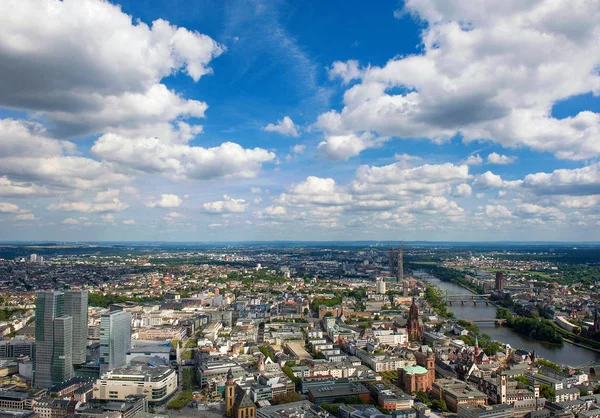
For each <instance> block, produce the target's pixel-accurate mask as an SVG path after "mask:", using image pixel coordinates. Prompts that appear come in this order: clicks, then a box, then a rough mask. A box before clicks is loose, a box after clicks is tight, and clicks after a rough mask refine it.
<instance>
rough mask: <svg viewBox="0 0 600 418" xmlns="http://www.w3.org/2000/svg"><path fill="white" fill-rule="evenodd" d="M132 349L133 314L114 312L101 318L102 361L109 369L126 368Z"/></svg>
mask: <svg viewBox="0 0 600 418" xmlns="http://www.w3.org/2000/svg"><path fill="white" fill-rule="evenodd" d="M130 348H131V313H130V312H126V311H113V312H109V313H106V314H103V315H102V316H101V318H100V359H101V360H102V364H104V365H105V367H108V368H109V369H114V368H117V367H121V366H124V365H125V363H126V360H127V351H129V350H130Z"/></svg>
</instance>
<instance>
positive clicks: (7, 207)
mask: <svg viewBox="0 0 600 418" xmlns="http://www.w3.org/2000/svg"><path fill="white" fill-rule="evenodd" d="M19 211H20V209H19V207H18V206H17V205H15V204H14V203H7V202H0V213H17V212H19Z"/></svg>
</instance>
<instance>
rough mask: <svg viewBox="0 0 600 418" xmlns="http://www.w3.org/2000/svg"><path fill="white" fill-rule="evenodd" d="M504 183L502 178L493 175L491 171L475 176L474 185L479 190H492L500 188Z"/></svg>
mask: <svg viewBox="0 0 600 418" xmlns="http://www.w3.org/2000/svg"><path fill="white" fill-rule="evenodd" d="M503 184H504V182H503V181H502V177H500V176H499V175H498V174H494V173H492V172H491V171H486V172H485V173H483V174H481V175H479V176H477V178H476V179H475V182H474V185H475V187H478V188H480V189H492V188H498V187H502V185H503Z"/></svg>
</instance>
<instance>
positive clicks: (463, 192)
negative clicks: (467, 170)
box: [452, 183, 473, 197]
mask: <svg viewBox="0 0 600 418" xmlns="http://www.w3.org/2000/svg"><path fill="white" fill-rule="evenodd" d="M472 193H473V189H471V186H469V185H468V184H467V183H461V184H458V185H457V186H456V187H454V191H453V193H452V195H453V196H456V197H469V196H471V194H472Z"/></svg>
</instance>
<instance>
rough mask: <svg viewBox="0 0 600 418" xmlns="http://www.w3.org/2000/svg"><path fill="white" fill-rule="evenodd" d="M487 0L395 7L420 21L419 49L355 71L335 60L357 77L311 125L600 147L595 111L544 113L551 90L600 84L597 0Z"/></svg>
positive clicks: (561, 154) (566, 94) (578, 149)
mask: <svg viewBox="0 0 600 418" xmlns="http://www.w3.org/2000/svg"><path fill="white" fill-rule="evenodd" d="M490 3H493V2H488V1H486V0H477V1H473V2H462V1H460V0H449V1H432V0H410V1H407V2H406V4H405V9H404V11H406V12H408V13H411V14H413V15H414V16H415V17H417V18H420V19H421V20H422V21H423V23H424V29H423V31H422V42H423V45H424V47H423V52H422V53H421V54H418V55H404V56H398V57H395V58H393V59H391V60H390V61H388V62H387V63H386V65H385V66H383V67H379V66H372V67H369V68H366V69H364V70H362V71H360V72H357V71H350V70H349V69H350V68H358V66H357V65H354V64H352V65H351V64H350V63H349V62H348V63H346V66H343V65H341V64H337V67H338V68H340V70H339V71H338V72H339V74H340V75H342V76H344V75H347V77H346V79H349V77H353V78H356V77H359V78H360V82H359V83H358V84H355V85H354V86H352V87H351V88H349V89H348V90H347V91H346V92H345V94H344V98H343V105H344V107H343V109H342V110H341V111H335V110H333V111H330V112H327V113H324V114H322V115H321V116H320V117H319V120H318V123H317V125H319V126H320V127H322V128H323V129H326V130H329V131H332V132H340V131H341V132H346V133H347V132H364V131H370V132H376V133H377V134H379V135H385V136H392V137H399V138H422V137H426V138H430V139H432V140H433V141H436V142H441V141H448V140H450V139H451V138H453V137H454V136H456V135H457V134H459V135H461V136H462V138H463V140H464V141H465V142H471V141H475V140H478V141H479V140H482V139H483V140H490V141H492V142H495V143H499V144H501V145H502V146H505V147H518V146H527V147H530V148H531V149H533V150H535V151H540V152H550V153H554V154H555V155H556V156H557V157H558V158H567V159H587V158H590V157H594V156H598V155H600V141H598V139H597V138H598V135H599V132H600V114H598V113H593V112H590V111H581V112H580V113H578V114H577V115H575V116H572V117H567V118H563V119H556V118H554V117H553V116H552V113H551V112H552V107H553V105H554V104H555V103H557V102H558V101H560V100H563V99H567V98H570V97H573V96H576V95H580V94H585V93H590V92H592V93H595V94H598V93H599V92H600V88H599V85H600V83H599V77H600V76H599V75H598V71H597V68H598V50H597V42H596V40H597V39H598V36H600V7H598V5H597V4H596V3H595V2H594V1H591V2H581V3H579V4H578V7H572V5H571V4H569V3H568V2H556V1H552V0H540V1H529V2H519V1H511V2H510V4H506V2H502V3H501V4H502V7H501V8H502V10H500V7H499V4H500V3H497V4H490ZM557 22H560V23H557ZM507 34H510V35H507ZM458 69H460V70H458ZM349 74H352V75H349Z"/></svg>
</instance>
